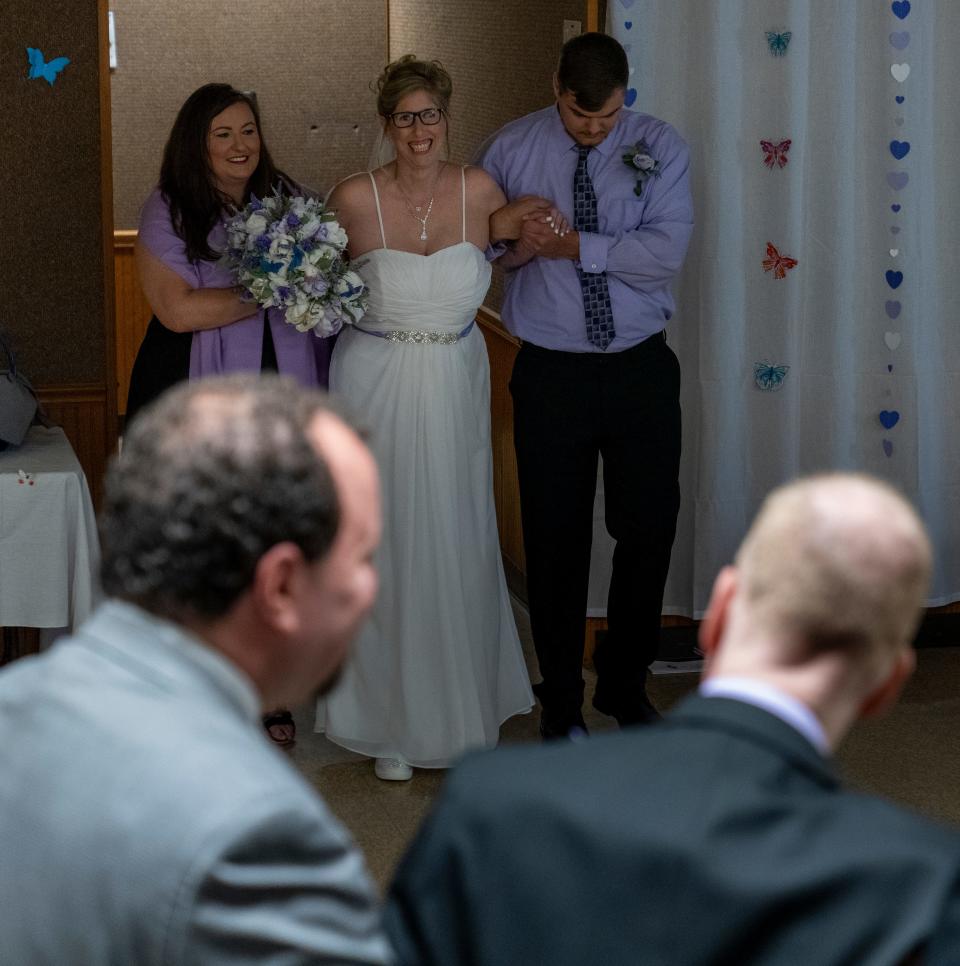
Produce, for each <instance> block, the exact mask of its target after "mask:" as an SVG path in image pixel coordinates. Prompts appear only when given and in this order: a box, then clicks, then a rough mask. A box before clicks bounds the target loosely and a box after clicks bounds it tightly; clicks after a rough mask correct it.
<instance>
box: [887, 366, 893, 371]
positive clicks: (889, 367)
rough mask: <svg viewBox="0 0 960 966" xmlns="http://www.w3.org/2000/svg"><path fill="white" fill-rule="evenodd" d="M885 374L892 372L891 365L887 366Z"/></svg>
mask: <svg viewBox="0 0 960 966" xmlns="http://www.w3.org/2000/svg"><path fill="white" fill-rule="evenodd" d="M887 372H893V365H892V364H888V365H887Z"/></svg>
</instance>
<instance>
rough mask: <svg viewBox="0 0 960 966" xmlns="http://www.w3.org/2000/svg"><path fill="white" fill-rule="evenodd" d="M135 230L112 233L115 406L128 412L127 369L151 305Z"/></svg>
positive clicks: (128, 381)
mask: <svg viewBox="0 0 960 966" xmlns="http://www.w3.org/2000/svg"><path fill="white" fill-rule="evenodd" d="M136 241H137V233H136V231H116V232H114V245H113V266H114V284H115V289H116V301H117V332H116V378H117V406H118V411H119V412H120V413H121V414H123V413H126V411H127V393H128V391H129V389H130V371H131V370H132V369H133V361H134V359H136V357H137V350H138V349H139V348H140V343H141V341H142V340H143V334H144V333H145V332H146V331H147V324H148V323H149V321H150V316H151V314H152V313H151V311H150V305H149V303H148V302H147V300H146V297H145V296H144V294H143V289H141V288H140V275H139V273H138V272H137V261H136V258H135V256H134V245H135V244H136Z"/></svg>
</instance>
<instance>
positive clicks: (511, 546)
mask: <svg viewBox="0 0 960 966" xmlns="http://www.w3.org/2000/svg"><path fill="white" fill-rule="evenodd" d="M478 320H479V323H480V331H481V332H482V333H483V336H484V338H485V339H486V342H487V355H488V356H489V357H490V418H491V443H492V446H493V493H494V500H495V503H496V507H497V523H498V524H499V527H500V548H501V550H502V551H503V556H504V562H505V564H506V565H507V569H508V571H509V570H511V569H512V570H513V571H514V573H513V574H510V575H509V576H512V577H514V578H516V577H518V576H521V575H523V574H524V573H526V562H525V558H524V555H523V530H522V528H521V524H520V490H519V485H518V482H517V457H516V454H515V453H514V449H513V400H512V399H511V398H510V388H509V384H510V373H511V372H512V371H513V363H514V360H515V359H516V357H517V351H518V349H519V346H520V343H519V342H518V341H517V340H516V339H515V338H514V337H513V336H512V335H510V333H509V332H507V331H506V329H504V328H503V325H502V323H501V322H500V319H499V317H498V316H497V315H496V314H495V313H493V312H490V311H488V310H486V309H481V311H480V314H479V316H478Z"/></svg>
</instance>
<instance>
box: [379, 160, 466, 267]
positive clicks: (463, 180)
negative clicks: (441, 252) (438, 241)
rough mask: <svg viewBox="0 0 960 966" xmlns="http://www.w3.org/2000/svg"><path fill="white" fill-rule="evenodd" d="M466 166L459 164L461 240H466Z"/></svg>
mask: <svg viewBox="0 0 960 966" xmlns="http://www.w3.org/2000/svg"><path fill="white" fill-rule="evenodd" d="M466 171H467V167H466V165H464V164H461V165H460V208H461V219H460V220H461V223H462V229H463V231H462V234H463V238H462V239H461V241H466V240H467V175H466ZM384 248H386V242H384Z"/></svg>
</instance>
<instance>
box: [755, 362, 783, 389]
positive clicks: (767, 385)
mask: <svg viewBox="0 0 960 966" xmlns="http://www.w3.org/2000/svg"><path fill="white" fill-rule="evenodd" d="M789 371H790V367H789V366H774V365H771V364H770V363H769V362H758V363H757V364H756V365H755V366H754V367H753V381H754V382H755V383H756V384H757V388H758V389H762V390H764V392H776V391H777V390H778V389H780V388H781V386H783V380H784V379H786V378H787V373H788V372H789Z"/></svg>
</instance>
